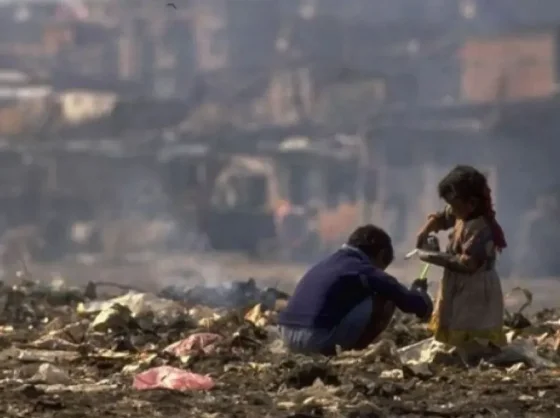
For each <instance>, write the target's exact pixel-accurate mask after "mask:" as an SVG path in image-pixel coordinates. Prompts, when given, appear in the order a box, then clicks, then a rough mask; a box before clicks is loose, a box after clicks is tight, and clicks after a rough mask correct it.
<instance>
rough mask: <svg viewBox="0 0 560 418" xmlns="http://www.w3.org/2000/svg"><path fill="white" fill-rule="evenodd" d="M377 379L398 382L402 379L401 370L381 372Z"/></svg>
mask: <svg viewBox="0 0 560 418" xmlns="http://www.w3.org/2000/svg"><path fill="white" fill-rule="evenodd" d="M379 377H380V378H382V379H394V380H400V379H402V378H403V377H404V374H403V371H402V370H401V369H393V370H383V371H382V372H381V373H380V374H379Z"/></svg>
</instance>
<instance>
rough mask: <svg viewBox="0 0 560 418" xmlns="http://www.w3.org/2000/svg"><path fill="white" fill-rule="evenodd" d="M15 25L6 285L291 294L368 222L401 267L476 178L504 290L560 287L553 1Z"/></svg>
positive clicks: (68, 6)
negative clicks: (510, 280) (22, 275)
mask: <svg viewBox="0 0 560 418" xmlns="http://www.w3.org/2000/svg"><path fill="white" fill-rule="evenodd" d="M0 20H1V24H0V173H1V174H0V235H1V238H0V241H1V255H2V266H3V270H4V274H5V275H6V277H10V275H11V274H13V271H15V270H17V269H21V268H22V266H23V268H27V269H33V271H34V272H35V273H34V274H38V275H40V274H43V273H42V272H49V274H51V273H52V272H54V271H56V272H58V273H57V274H63V275H69V276H72V277H74V278H76V277H77V278H78V279H79V278H80V277H82V276H87V275H91V276H95V277H101V278H111V279H115V277H116V278H118V279H119V280H126V281H132V282H146V283H152V284H154V283H156V284H157V283H159V282H160V281H162V280H164V279H165V280H172V279H169V278H170V277H174V275H181V274H183V275H184V274H186V273H184V271H185V269H187V267H188V266H187V265H189V266H192V265H193V263H194V264H196V265H197V266H198V267H197V268H198V269H199V270H200V269H201V268H202V267H201V265H202V264H201V263H202V261H201V260H203V259H204V260H206V261H204V263H205V264H204V269H206V270H204V274H205V276H206V280H220V278H221V277H223V276H229V275H232V274H233V275H237V274H248V275H256V274H257V275H258V274H261V275H263V276H267V275H268V276H274V277H282V276H287V277H288V278H291V279H292V280H293V279H294V278H297V271H299V270H298V269H299V268H303V267H302V266H304V265H305V263H309V262H311V261H313V260H316V259H317V258H319V257H321V256H322V255H324V254H325V253H328V252H329V251H332V250H333V249H335V248H337V247H338V246H339V245H340V244H341V243H342V242H343V241H344V240H345V238H346V237H347V235H348V233H349V232H350V231H351V230H352V229H353V228H354V227H355V226H357V225H358V224H360V223H364V222H373V223H376V224H379V225H381V226H383V227H384V228H386V229H387V230H388V231H389V232H390V234H391V236H392V237H393V239H394V243H395V246H396V249H397V251H398V252H399V254H400V253H403V254H404V252H406V251H407V250H409V249H410V247H412V245H413V243H414V236H415V234H416V232H417V230H418V228H419V227H420V225H421V224H422V223H423V222H424V220H425V218H426V215H427V214H428V213H430V212H433V211H435V210H438V209H440V208H442V202H441V201H440V200H439V199H438V196H437V183H438V181H439V179H440V177H442V176H443V175H444V174H445V172H446V171H447V170H449V169H450V168H451V167H453V166H454V165H456V164H460V163H463V164H473V165H475V166H476V167H478V168H479V169H480V170H481V171H484V172H485V173H486V175H487V176H488V179H489V181H490V184H491V187H492V190H493V194H494V197H495V203H496V209H497V212H498V217H499V220H500V222H501V223H502V225H503V226H504V229H505V230H506V235H507V238H508V240H509V244H510V246H509V248H508V249H507V250H506V251H505V252H504V254H503V257H502V258H501V260H500V262H501V264H500V269H501V270H502V274H503V276H504V277H545V276H548V277H558V276H560V257H558V256H557V255H556V249H557V248H558V247H559V244H560V216H559V215H560V207H559V199H560V169H559V168H558V164H557V160H558V158H559V157H560V141H559V140H558V134H559V133H560V118H559V117H558V115H559V114H560V96H559V91H558V86H559V84H558V82H559V77H560V36H559V35H560V2H559V1H558V0H533V1H531V2H527V1H526V0H423V1H418V0H345V1H339V0H175V2H174V3H166V2H157V1H154V0H150V1H147V0H134V1H132V0H75V1H72V0H2V1H0ZM204 257H206V258H204ZM188 260H190V261H188ZM187 261H188V262H187ZM216 265H217V266H218V267H216ZM134 266H136V267H134ZM212 266H214V267H212ZM240 266H245V267H240ZM298 266H299V267H298ZM189 268H190V267H189ZM216 268H217V269H218V270H216ZM208 269H210V270H208ZM251 269H252V270H251ZM238 270H239V272H240V273H238ZM257 270H258V272H257V273H255V271H257ZM232 272H234V273H232ZM209 277H213V279H210V278H209Z"/></svg>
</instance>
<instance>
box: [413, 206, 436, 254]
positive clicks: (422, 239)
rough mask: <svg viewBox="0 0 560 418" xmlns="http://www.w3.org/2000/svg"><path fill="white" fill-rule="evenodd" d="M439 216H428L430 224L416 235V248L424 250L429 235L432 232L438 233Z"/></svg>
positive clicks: (427, 223)
mask: <svg viewBox="0 0 560 418" xmlns="http://www.w3.org/2000/svg"><path fill="white" fill-rule="evenodd" d="M436 226H437V215H436V214H435V213H433V214H430V215H428V222H426V224H425V225H424V226H423V227H422V229H420V231H419V232H418V234H417V235H416V248H422V247H423V246H424V244H425V243H426V240H427V238H428V235H429V234H430V233H431V232H436V229H437V228H436Z"/></svg>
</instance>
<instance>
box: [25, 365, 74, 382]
mask: <svg viewBox="0 0 560 418" xmlns="http://www.w3.org/2000/svg"><path fill="white" fill-rule="evenodd" d="M31 381H33V382H40V383H45V384H47V385H68V384H70V383H71V382H72V380H71V379H70V376H68V374H67V373H66V372H65V371H64V370H62V369H60V368H58V367H56V366H53V365H52V364H49V363H43V364H41V365H40V366H39V369H38V370H37V373H35V375H34V376H33V377H32V378H31Z"/></svg>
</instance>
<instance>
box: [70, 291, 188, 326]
mask: <svg viewBox="0 0 560 418" xmlns="http://www.w3.org/2000/svg"><path fill="white" fill-rule="evenodd" d="M114 305H121V306H124V307H126V308H128V309H129V310H130V312H131V313H132V315H133V316H134V317H137V316H141V315H145V314H149V313H153V314H154V315H155V316H156V317H157V318H158V319H161V320H164V321H165V320H172V319H173V318H176V317H177V316H178V315H181V314H183V313H184V308H183V307H182V306H181V305H180V304H179V303H177V302H174V301H171V300H168V299H162V298H158V297H157V296H154V295H151V294H148V293H137V292H130V293H127V294H126V295H123V296H120V297H117V298H114V299H110V300H106V301H93V302H89V303H86V304H80V305H79V306H78V312H79V313H99V312H101V311H104V310H106V309H109V308H111V307H112V306H114Z"/></svg>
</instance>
